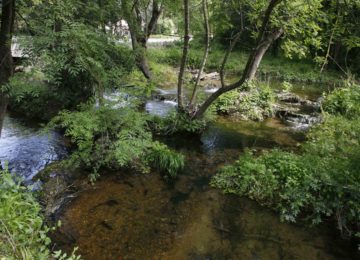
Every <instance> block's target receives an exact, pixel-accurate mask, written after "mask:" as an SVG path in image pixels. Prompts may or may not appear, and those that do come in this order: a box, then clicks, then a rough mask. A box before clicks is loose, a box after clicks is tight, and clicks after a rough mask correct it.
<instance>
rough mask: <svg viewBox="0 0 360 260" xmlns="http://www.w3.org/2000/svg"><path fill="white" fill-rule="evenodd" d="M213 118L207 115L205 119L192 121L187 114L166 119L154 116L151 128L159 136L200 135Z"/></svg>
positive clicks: (172, 115)
mask: <svg viewBox="0 0 360 260" xmlns="http://www.w3.org/2000/svg"><path fill="white" fill-rule="evenodd" d="M209 120H211V116H210V115H209V114H207V115H206V116H205V117H204V118H203V119H198V120H197V119H191V118H190V116H189V115H188V114H185V113H177V112H174V113H170V114H169V115H168V116H166V117H165V118H161V117H158V116H154V117H153V118H152V124H151V128H152V129H153V131H154V132H155V133H157V134H159V135H172V134H176V133H191V134H199V133H201V132H203V130H204V129H205V127H206V124H207V122H208V121H209Z"/></svg>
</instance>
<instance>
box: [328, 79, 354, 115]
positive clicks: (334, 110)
mask: <svg viewBox="0 0 360 260" xmlns="http://www.w3.org/2000/svg"><path fill="white" fill-rule="evenodd" d="M322 107H323V109H324V111H325V112H328V113H330V114H334V115H342V116H345V117H346V118H349V119H355V118H359V117H360V86H359V85H354V84H349V85H348V86H347V87H344V88H339V89H336V90H335V91H334V92H333V93H331V94H330V95H329V96H328V97H327V98H326V99H325V101H324V103H323V105H322Z"/></svg>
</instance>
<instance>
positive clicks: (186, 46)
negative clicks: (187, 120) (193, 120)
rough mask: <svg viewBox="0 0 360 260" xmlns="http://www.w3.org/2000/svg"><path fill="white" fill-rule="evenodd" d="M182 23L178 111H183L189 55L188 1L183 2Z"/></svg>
mask: <svg viewBox="0 0 360 260" xmlns="http://www.w3.org/2000/svg"><path fill="white" fill-rule="evenodd" d="M184 22H185V28H184V29H185V31H184V48H183V55H182V59H181V65H180V71H179V78H178V89H177V101H178V109H179V110H183V109H184V101H183V99H184V96H183V85H184V74H185V68H186V62H187V58H188V53H189V42H190V16H189V0H184Z"/></svg>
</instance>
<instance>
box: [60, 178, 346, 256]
mask: <svg viewBox="0 0 360 260" xmlns="http://www.w3.org/2000/svg"><path fill="white" fill-rule="evenodd" d="M188 189H189V188H188V187H187V180H186V177H185V178H184V180H180V181H179V185H175V188H174V190H173V191H170V190H169V188H168V187H167V185H166V184H165V183H164V182H163V181H162V180H161V178H160V177H159V176H158V175H155V174H153V175H143V176H140V175H139V176H127V177H121V178H119V177H118V178H117V177H105V178H103V180H99V181H98V182H97V184H96V185H95V186H94V187H93V188H91V189H90V190H87V191H85V192H84V193H83V194H82V195H81V196H80V197H79V198H77V199H76V200H75V201H74V202H73V203H72V205H71V207H70V208H69V209H68V210H67V211H66V212H65V213H64V215H63V217H62V218H61V219H62V222H63V227H62V228H61V229H60V231H61V232H62V233H63V234H65V235H64V236H63V238H64V239H65V241H64V242H65V244H63V245H62V246H61V247H62V248H63V249H67V250H70V248H71V247H72V246H79V248H80V250H79V253H80V254H81V255H82V256H83V258H84V259H119V258H123V259H351V256H349V255H348V252H347V251H346V245H341V244H337V242H339V241H336V239H334V237H333V236H332V233H327V232H328V231H327V229H326V228H323V229H319V228H317V229H304V228H302V227H297V226H295V225H290V224H283V223H280V222H279V219H278V216H277V215H276V214H275V213H273V212H271V211H269V210H266V209H263V208H261V207H259V206H258V205H257V204H256V203H254V202H251V201H249V200H247V199H239V198H238V197H233V196H224V195H222V194H221V193H220V192H218V191H216V190H214V189H210V188H207V187H205V188H204V187H203V188H202V189H198V190H193V191H191V192H190V193H186V190H188ZM69 241H72V243H69ZM58 242H60V241H58ZM340 248H341V249H340Z"/></svg>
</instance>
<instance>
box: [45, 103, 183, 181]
mask: <svg viewBox="0 0 360 260" xmlns="http://www.w3.org/2000/svg"><path fill="white" fill-rule="evenodd" d="M50 126H51V127H60V128H63V129H65V135H66V136H68V137H70V139H71V141H72V142H73V143H74V144H75V145H76V149H75V151H74V152H73V153H72V154H71V156H70V159H69V160H68V162H67V164H68V166H71V167H80V166H83V167H87V168H90V169H92V170H93V173H92V174H91V175H90V177H91V179H92V180H95V179H96V177H97V176H98V172H99V169H100V168H101V167H107V168H114V169H118V168H121V167H126V168H127V167H132V168H134V169H135V170H138V171H141V172H143V173H147V172H149V171H150V167H151V166H155V167H157V168H159V169H160V170H161V171H163V172H166V173H168V174H169V175H171V176H175V172H177V171H178V170H180V169H181V167H180V166H181V165H182V163H183V157H182V156H181V155H178V154H177V153H175V152H173V151H171V150H169V149H166V146H164V145H161V144H159V143H157V142H154V141H153V139H152V133H151V131H150V130H149V127H148V115H147V114H145V113H141V112H138V111H137V110H136V108H134V107H131V106H130V105H128V106H126V107H124V108H120V109H113V108H111V106H106V105H104V106H101V107H99V108H95V107H94V106H93V105H92V104H89V105H83V106H82V107H81V108H80V110H79V111H78V112H69V111H63V112H61V113H60V114H59V115H58V116H57V117H55V118H54V119H53V120H52V122H51V123H50ZM161 151H163V152H164V155H163V157H159V153H160V152H161ZM157 158H160V159H161V160H162V161H161V162H158V161H156V160H155V159H157ZM174 162H175V163H174ZM163 167H164V168H163Z"/></svg>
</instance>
